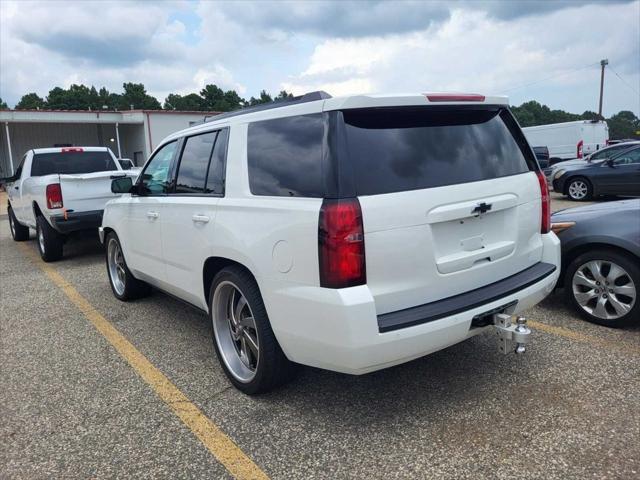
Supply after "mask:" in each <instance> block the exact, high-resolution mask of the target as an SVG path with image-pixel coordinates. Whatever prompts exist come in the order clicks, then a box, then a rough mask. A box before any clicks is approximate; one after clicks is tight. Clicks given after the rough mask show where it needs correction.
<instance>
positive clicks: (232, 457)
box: [18, 244, 269, 479]
mask: <svg viewBox="0 0 640 480" xmlns="http://www.w3.org/2000/svg"><path fill="white" fill-rule="evenodd" d="M18 245H19V246H20V248H21V249H22V251H23V252H24V253H25V254H26V255H27V256H28V257H29V258H30V259H31V260H32V261H33V262H34V263H35V264H36V265H37V266H38V267H40V269H41V270H43V271H44V273H45V274H46V275H47V276H48V277H49V278H50V279H51V281H52V282H53V283H55V284H56V286H58V287H59V288H60V289H61V290H62V291H63V292H64V294H65V295H66V296H67V298H69V300H71V302H72V303H73V304H74V305H75V306H76V307H78V309H79V310H80V311H81V312H82V313H83V314H84V316H85V317H86V318H87V319H88V320H89V321H90V322H91V323H92V324H93V326H94V327H95V328H96V329H97V330H98V331H99V332H100V333H101V334H102V336H104V337H105V338H106V339H107V341H108V342H109V343H111V345H113V347H114V348H115V349H116V350H117V351H118V353H120V355H122V357H123V358H124V359H125V360H126V361H127V363H129V365H131V366H132V367H133V369H134V370H135V371H136V372H137V373H138V375H140V377H142V379H143V380H144V381H145V382H146V383H147V384H148V385H149V386H150V387H151V388H152V389H153V390H154V391H155V392H156V394H157V395H158V396H159V397H160V399H162V401H163V402H164V403H166V404H167V405H168V406H169V407H170V408H171V409H172V410H173V412H174V413H175V414H176V415H177V416H178V417H179V418H180V420H182V422H183V423H184V424H185V425H186V426H187V427H189V429H190V430H191V431H192V432H193V434H194V435H195V436H196V437H198V439H199V440H200V441H201V442H202V443H203V444H204V446H205V447H207V449H208V450H209V451H210V452H211V454H212V455H213V456H214V457H215V458H216V460H218V461H219V462H220V463H221V464H222V465H224V467H225V468H226V469H227V470H228V471H229V473H231V475H233V476H234V477H235V478H237V479H268V478H269V477H268V476H267V474H266V473H264V472H263V471H262V470H261V469H260V467H258V466H257V465H256V464H255V463H254V462H253V460H251V459H250V458H249V457H248V456H247V455H246V454H245V453H244V452H243V451H242V450H240V448H239V447H238V446H237V445H236V444H235V443H234V442H233V440H231V439H230V438H229V437H228V436H227V435H225V434H224V432H223V431H222V430H220V429H219V428H218V427H217V426H216V425H215V424H214V423H213V422H212V421H211V420H210V419H209V418H208V417H207V416H206V415H205V414H204V413H202V411H201V410H200V409H199V408H198V407H196V406H195V405H194V404H193V403H192V402H191V401H190V400H189V399H188V398H187V396H186V395H185V394H184V393H182V392H181V391H180V390H179V389H178V387H176V386H175V385H174V384H173V383H171V381H170V380H169V379H168V378H167V377H166V376H165V375H164V374H163V373H162V372H161V371H160V370H158V368H156V367H155V366H154V365H153V364H152V363H151V362H150V361H149V360H147V358H146V357H145V356H144V355H143V354H142V353H141V352H140V351H139V350H138V349H137V348H136V347H134V346H133V344H132V343H131V342H129V340H127V339H126V337H125V336H124V335H122V334H121V333H120V332H119V331H118V330H117V329H116V328H115V327H114V326H113V325H112V324H111V323H110V322H109V321H108V320H107V319H106V318H104V317H103V316H102V315H101V314H100V313H99V312H98V311H97V310H96V309H95V308H94V307H93V305H91V303H89V301H88V300H86V299H85V298H84V297H83V296H82V295H80V293H78V291H77V290H76V289H75V288H74V287H73V286H72V285H71V284H70V283H69V282H67V280H65V278H64V277H63V276H62V275H60V274H59V273H58V272H57V271H56V270H55V269H54V268H53V267H51V266H50V265H48V264H46V263H44V262H42V260H41V259H40V257H38V255H37V254H36V253H35V252H34V251H33V250H32V249H31V248H29V247H27V246H26V245H24V244H18Z"/></svg>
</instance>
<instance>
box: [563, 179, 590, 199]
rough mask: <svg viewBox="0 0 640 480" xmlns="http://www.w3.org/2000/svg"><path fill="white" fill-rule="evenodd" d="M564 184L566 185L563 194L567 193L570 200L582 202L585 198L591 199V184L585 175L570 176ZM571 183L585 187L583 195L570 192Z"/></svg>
mask: <svg viewBox="0 0 640 480" xmlns="http://www.w3.org/2000/svg"><path fill="white" fill-rule="evenodd" d="M566 185H567V186H566V192H565V195H567V196H568V197H569V198H570V199H571V200H573V201H575V202H584V201H586V200H591V199H592V198H593V185H591V182H590V181H589V180H588V179H586V178H585V177H575V178H570V179H569V181H568V182H567V183H566ZM572 185H575V186H576V188H577V187H578V186H579V185H583V186H584V187H586V192H585V194H584V196H580V195H577V194H575V195H574V194H572V188H571V186H572Z"/></svg>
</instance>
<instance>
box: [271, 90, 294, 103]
mask: <svg viewBox="0 0 640 480" xmlns="http://www.w3.org/2000/svg"><path fill="white" fill-rule="evenodd" d="M292 98H293V94H292V93H289V92H287V91H286V90H280V93H279V94H278V95H277V96H276V98H274V99H273V100H274V101H275V102H280V101H283V100H291V99H292Z"/></svg>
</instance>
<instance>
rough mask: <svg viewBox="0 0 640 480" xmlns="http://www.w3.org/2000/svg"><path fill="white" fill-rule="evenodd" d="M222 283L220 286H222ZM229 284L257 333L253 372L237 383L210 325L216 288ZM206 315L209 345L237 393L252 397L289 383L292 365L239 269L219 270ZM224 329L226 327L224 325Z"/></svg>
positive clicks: (252, 282)
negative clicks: (244, 304) (239, 296)
mask: <svg viewBox="0 0 640 480" xmlns="http://www.w3.org/2000/svg"><path fill="white" fill-rule="evenodd" d="M223 282H224V283H223ZM229 282H231V283H232V284H233V285H234V286H237V288H238V290H239V291H240V293H241V294H242V295H243V296H244V297H245V299H246V301H247V303H248V306H249V309H250V312H251V313H252V318H253V320H254V322H255V332H256V334H257V340H258V345H259V351H258V355H257V359H258V360H257V365H256V367H255V373H254V376H253V378H252V379H251V380H249V381H241V380H239V379H238V378H236V376H235V375H234V374H233V372H232V371H231V370H230V368H229V367H228V366H227V364H226V361H225V360H224V357H223V354H222V353H221V349H220V345H219V341H220V340H219V338H218V335H217V334H216V331H217V330H216V327H215V325H214V322H215V321H216V319H215V318H214V316H215V311H216V310H215V308H214V296H215V292H216V289H217V288H218V286H220V285H221V284H228V283H229ZM209 312H210V318H211V325H212V330H213V334H212V337H213V346H214V348H215V351H216V355H217V357H218V361H219V362H220V365H221V366H222V369H223V371H224V373H225V374H226V376H227V378H229V380H230V381H231V383H232V384H233V385H234V386H235V387H236V388H237V389H238V390H240V391H241V392H243V393H245V394H247V395H254V394H258V393H264V392H268V391H269V390H272V389H274V388H276V387H278V386H280V385H283V384H284V383H286V382H288V381H289V380H291V379H292V378H293V376H294V374H295V370H296V366H295V364H293V363H292V362H291V361H289V360H288V359H287V357H286V356H285V355H284V353H283V352H282V349H281V348H280V345H279V344H278V340H277V339H276V337H275V335H274V333H273V330H272V329H271V323H270V322H269V317H268V315H267V311H266V309H265V306H264V302H263V301H262V295H261V294H260V289H259V288H258V285H257V283H256V282H255V280H254V279H253V277H252V276H251V275H250V274H249V273H248V272H247V271H246V270H245V269H243V268H242V267H238V266H230V267H226V268H224V269H222V270H221V271H220V272H218V273H217V275H216V276H215V277H214V279H213V282H212V284H211V289H210V291H209ZM226 328H229V327H228V326H226Z"/></svg>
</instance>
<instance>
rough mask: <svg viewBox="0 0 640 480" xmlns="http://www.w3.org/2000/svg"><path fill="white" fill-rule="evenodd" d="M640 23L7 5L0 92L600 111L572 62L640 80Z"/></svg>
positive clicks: (539, 7) (593, 85)
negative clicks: (422, 97) (499, 101)
mask: <svg viewBox="0 0 640 480" xmlns="http://www.w3.org/2000/svg"><path fill="white" fill-rule="evenodd" d="M363 5H366V6H367V8H363ZM451 5H453V7H452V6H451ZM581 5H582V6H581ZM639 16H640V2H638V1H637V0H636V1H635V2H633V3H629V2H626V3H624V2H623V3H619V2H614V3H611V2H609V3H606V4H604V3H598V2H593V1H587V0H585V1H582V2H576V1H558V2H515V1H513V2H508V3H507V2H482V1H471V0H468V1H467V0H462V1H459V2H456V3H453V4H451V3H449V2H438V1H434V2H419V1H413V2H405V1H403V2H399V1H394V2H387V3H385V2H379V1H374V2H370V3H367V4H364V3H362V2H355V3H354V2H327V1H318V2H312V3H311V2H279V3H267V2H210V1H200V2H197V3H194V2H183V1H178V2H154V3H152V2H146V1H137V2H133V1H132V2H110V1H103V2H89V1H84V2H73V3H71V2H65V3H60V2H53V1H51V2H11V1H4V0H3V1H0V96H1V97H2V98H3V99H5V100H6V101H8V103H10V104H13V103H15V102H16V101H17V100H18V99H19V98H20V96H21V95H22V94H24V93H28V92H31V91H35V92H37V93H38V94H39V95H41V96H46V94H47V92H48V91H49V90H50V89H51V88H53V87H54V86H65V87H66V86H68V85H69V84H71V83H85V84H93V85H95V86H96V87H101V86H103V85H104V86H106V87H107V88H109V89H110V90H112V91H116V92H118V91H120V90H121V86H122V83H123V82H141V83H144V84H145V86H146V87H147V90H148V91H149V92H150V93H151V94H153V95H155V96H156V97H157V98H158V99H159V100H160V101H162V100H164V98H165V97H166V95H167V94H168V93H172V92H176V93H183V94H185V93H190V92H197V91H199V90H200V89H201V88H202V86H204V84H206V83H217V84H218V85H219V86H220V87H221V88H224V89H236V90H237V91H238V92H239V93H241V94H242V95H243V96H247V97H248V96H252V95H253V96H257V95H258V93H259V91H260V90H262V89H267V90H268V91H270V92H272V93H276V92H277V91H278V90H279V89H282V88H284V89H287V90H290V91H293V92H294V93H304V92H305V91H310V90H317V89H323V90H326V91H328V92H329V93H331V94H332V95H344V94H352V93H372V92H376V91H384V92H390V91H414V92H415V91H418V92H422V91H425V90H462V91H464V90H470V91H480V92H486V93H507V94H509V95H510V96H511V97H512V100H513V102H514V103H516V104H517V103H521V102H522V101H526V100H530V99H536V100H538V101H540V102H542V103H547V104H549V106H551V107H552V108H563V109H566V110H570V111H574V112H581V111H583V110H586V109H591V110H594V109H596V107H597V91H598V82H599V78H598V73H599V68H598V67H597V66H596V67H592V68H588V69H584V70H581V71H578V72H573V71H572V69H575V68H576V67H581V66H584V65H588V64H593V63H595V62H598V61H599V60H600V59H601V58H609V60H610V62H611V63H610V65H611V67H612V68H613V69H614V70H615V71H616V72H618V73H619V74H620V75H622V76H623V77H624V78H625V79H626V81H627V82H628V83H630V84H631V85H632V86H633V85H635V86H638V85H640V77H639V75H640V51H639V42H638V38H640V31H639V29H640V22H638V18H639ZM550 77H551V78H550ZM544 79H546V80H545V81H543V82H539V83H537V81H538V80H544ZM525 85H526V88H514V87H521V86H525ZM636 88H638V87H636ZM621 109H630V110H633V111H635V112H636V113H639V112H640V100H639V99H638V96H637V95H635V94H634V93H633V91H632V90H631V89H629V87H628V86H626V85H624V84H623V83H622V82H621V81H620V80H619V79H618V78H617V77H616V76H614V75H613V74H612V72H609V73H607V78H606V81H605V113H606V114H611V113H614V112H617V111H618V110H621Z"/></svg>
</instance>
